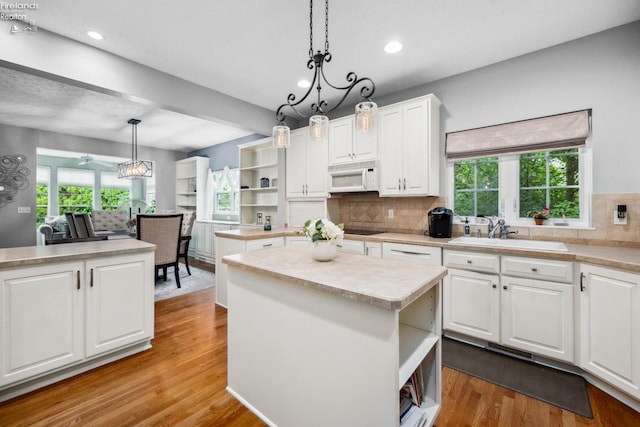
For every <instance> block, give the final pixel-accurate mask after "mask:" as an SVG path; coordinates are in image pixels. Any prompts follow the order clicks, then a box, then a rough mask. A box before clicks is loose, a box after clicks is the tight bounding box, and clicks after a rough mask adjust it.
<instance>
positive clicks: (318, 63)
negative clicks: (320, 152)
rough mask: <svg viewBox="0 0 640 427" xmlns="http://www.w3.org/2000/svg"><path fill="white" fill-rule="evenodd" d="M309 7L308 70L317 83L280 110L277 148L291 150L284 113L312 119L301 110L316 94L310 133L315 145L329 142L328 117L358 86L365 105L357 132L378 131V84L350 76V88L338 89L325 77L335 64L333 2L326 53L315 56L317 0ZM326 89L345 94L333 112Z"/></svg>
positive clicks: (326, 24) (358, 117)
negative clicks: (331, 40)
mask: <svg viewBox="0 0 640 427" xmlns="http://www.w3.org/2000/svg"><path fill="white" fill-rule="evenodd" d="M309 3H310V6H309V9H310V10H309V60H308V61H307V68H308V69H310V70H314V74H313V81H312V82H311V86H309V90H308V91H307V93H305V94H304V96H303V97H302V98H301V99H300V100H299V101H297V102H296V96H295V95H294V94H293V93H291V94H289V96H288V97H287V102H286V103H284V104H282V105H281V106H280V107H278V110H277V111H276V120H277V121H278V124H277V125H276V126H274V127H273V145H274V146H275V147H278V148H286V147H289V135H290V129H289V126H287V125H286V124H285V123H284V119H285V114H284V110H285V109H286V108H288V109H289V110H291V111H292V112H293V113H295V114H296V115H297V116H298V117H300V118H306V117H309V115H305V114H304V113H302V112H301V111H300V109H299V106H300V104H302V103H303V102H304V101H305V100H306V99H307V98H308V97H309V95H311V93H312V92H313V90H314V89H315V90H316V91H317V99H316V100H315V101H314V102H313V103H312V104H311V107H310V110H311V114H312V115H311V117H309V132H310V136H311V139H312V140H314V141H326V140H327V135H328V133H329V118H328V117H327V116H326V113H330V112H332V111H334V110H335V109H337V108H338V107H340V105H341V104H342V103H343V102H344V100H345V99H346V98H347V96H348V95H349V94H350V93H351V91H352V90H353V89H354V88H356V87H357V86H358V85H362V87H361V89H360V96H361V97H362V98H363V101H362V102H360V103H359V104H358V105H356V112H355V116H356V129H357V130H359V131H361V132H370V131H373V130H375V117H376V114H377V109H378V106H377V105H376V103H375V102H373V101H371V100H370V99H369V98H370V97H371V96H372V95H373V92H374V91H375V88H376V86H375V83H374V82H373V80H371V79H370V78H368V77H362V78H358V76H357V75H356V73H354V72H353V71H352V72H349V73H348V74H347V77H346V81H347V83H348V84H347V85H346V86H336V85H333V84H331V83H330V82H329V81H328V80H327V78H326V76H325V74H324V68H323V67H324V64H325V63H327V62H330V61H331V53H329V0H325V18H324V27H325V28H324V52H321V51H320V50H318V51H316V53H314V52H313V0H310V2H309ZM323 85H326V86H329V87H331V88H333V89H335V90H338V91H343V94H342V97H341V98H340V100H339V101H338V103H337V104H336V105H334V106H333V107H331V108H329V105H328V103H327V102H326V101H325V100H324V99H322V95H321V91H322V87H323Z"/></svg>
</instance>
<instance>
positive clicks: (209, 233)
mask: <svg viewBox="0 0 640 427" xmlns="http://www.w3.org/2000/svg"><path fill="white" fill-rule="evenodd" d="M194 229H195V230H196V231H195V232H196V234H197V235H198V239H197V240H196V255H197V256H200V257H203V258H207V259H211V260H213V229H212V225H211V224H210V223H206V222H196V223H195V224H194Z"/></svg>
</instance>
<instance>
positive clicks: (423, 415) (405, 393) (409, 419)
mask: <svg viewBox="0 0 640 427" xmlns="http://www.w3.org/2000/svg"><path fill="white" fill-rule="evenodd" d="M424 398H425V390H424V377H423V372H422V365H418V367H417V368H416V370H415V371H414V372H413V373H412V374H411V376H410V377H409V379H408V380H407V382H406V383H405V384H404V385H403V386H402V388H401V389H400V425H401V426H402V427H419V426H423V425H425V424H426V422H427V421H428V420H427V412H426V410H425V409H422V408H420V406H421V405H422V402H423V401H424Z"/></svg>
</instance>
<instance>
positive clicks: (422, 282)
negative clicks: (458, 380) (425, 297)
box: [223, 247, 447, 309]
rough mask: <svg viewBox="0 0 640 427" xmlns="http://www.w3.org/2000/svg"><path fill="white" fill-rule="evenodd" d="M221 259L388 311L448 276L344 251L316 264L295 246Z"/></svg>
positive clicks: (439, 270)
mask: <svg viewBox="0 0 640 427" xmlns="http://www.w3.org/2000/svg"><path fill="white" fill-rule="evenodd" d="M283 260H286V262H283ZM223 262H224V263H226V264H228V265H229V266H230V267H235V268H239V269H243V270H246V271H250V272H254V273H259V274H261V275H266V276H269V277H272V278H275V279H278V280H281V281H283V282H287V283H291V284H295V285H300V286H304V287H308V288H312V289H316V290H319V291H323V292H330V293H334V294H338V295H341V296H343V297H345V298H350V299H353V300H357V301H361V302H365V303H369V304H372V305H377V306H380V307H383V308H387V309H401V308H403V307H406V306H407V305H409V304H410V303H411V302H413V301H414V300H415V299H416V298H418V297H419V296H420V295H422V294H423V293H424V292H426V291H427V290H429V289H430V288H431V287H432V286H433V285H434V284H435V283H437V282H438V281H439V280H440V279H442V278H443V277H444V276H446V274H447V269H446V268H444V267H440V266H429V265H421V264H417V263H415V262H412V261H405V260H396V259H380V258H368V257H363V256H362V255H357V254H351V253H345V252H338V253H337V254H336V256H335V258H334V259H333V260H331V261H329V262H318V261H315V260H313V259H312V258H311V254H310V253H309V251H301V250H300V248H298V247H282V248H273V249H269V250H265V251H255V252H248V253H245V254H236V255H227V256H225V257H224V258H223Z"/></svg>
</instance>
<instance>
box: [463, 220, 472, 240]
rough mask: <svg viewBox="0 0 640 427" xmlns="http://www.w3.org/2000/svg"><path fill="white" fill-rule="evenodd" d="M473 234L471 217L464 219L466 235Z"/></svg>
mask: <svg viewBox="0 0 640 427" xmlns="http://www.w3.org/2000/svg"><path fill="white" fill-rule="evenodd" d="M469 236H471V227H470V226H469V218H468V217H467V218H465V219H464V237H469Z"/></svg>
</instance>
